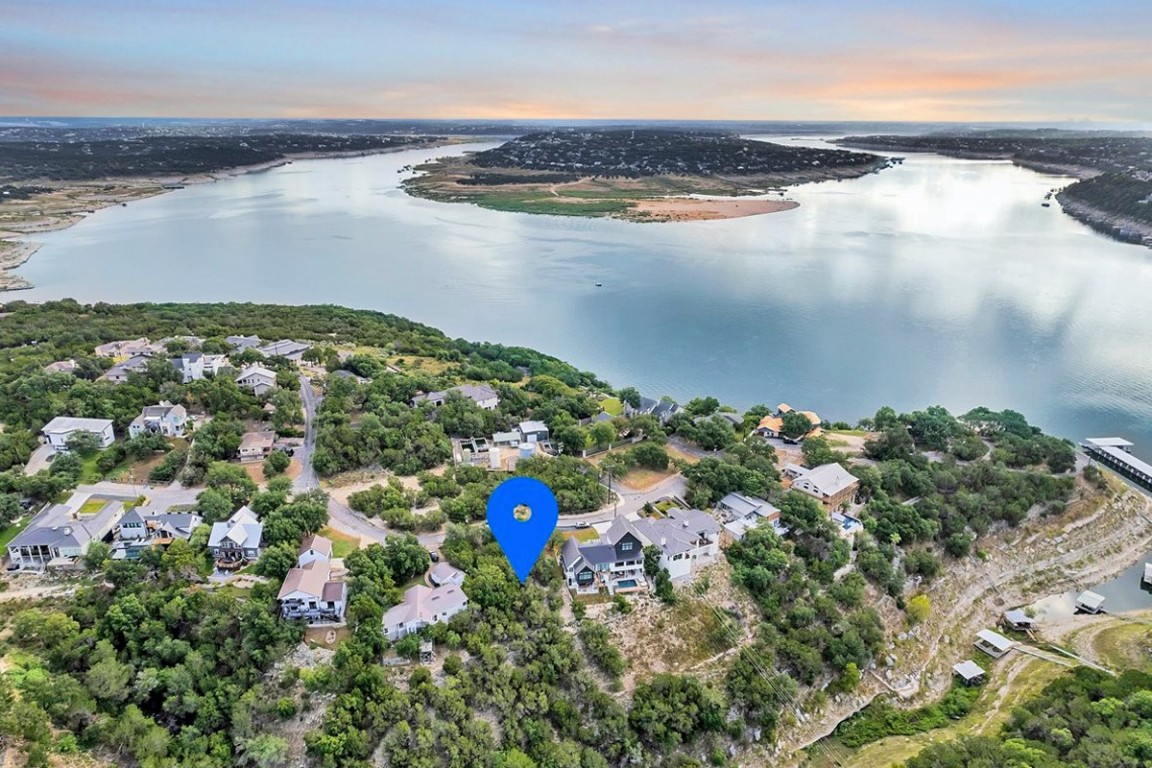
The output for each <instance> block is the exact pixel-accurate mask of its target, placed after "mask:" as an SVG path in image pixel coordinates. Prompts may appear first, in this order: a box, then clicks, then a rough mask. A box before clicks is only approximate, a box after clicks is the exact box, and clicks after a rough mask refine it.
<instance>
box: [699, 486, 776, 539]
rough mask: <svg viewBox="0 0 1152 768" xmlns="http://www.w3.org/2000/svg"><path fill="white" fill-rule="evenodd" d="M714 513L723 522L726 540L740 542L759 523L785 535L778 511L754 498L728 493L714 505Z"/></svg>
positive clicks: (773, 506) (766, 502)
mask: <svg viewBox="0 0 1152 768" xmlns="http://www.w3.org/2000/svg"><path fill="white" fill-rule="evenodd" d="M716 511H717V512H718V513H719V514H720V517H721V519H722V520H723V521H724V523H723V528H724V531H725V533H726V540H727V541H729V542H731V541H740V540H741V539H743V538H744V535H745V534H746V533H747V532H748V531H749V530H751V529H752V528H755V527H757V526H758V525H760V524H761V523H767V524H769V525H771V526H772V527H773V528H774V529H775V530H776V532H777V533H779V534H781V535H783V534H784V533H787V530H788V529H787V528H785V527H784V526H783V525H781V523H780V510H779V509H777V508H776V506H775V505H773V504H772V503H770V502H768V501H765V500H764V499H761V498H757V497H755V496H745V495H744V494H742V493H735V492H733V493H729V494H728V495H727V496H725V497H724V498H722V499H720V502H719V503H718V504H717V505H716Z"/></svg>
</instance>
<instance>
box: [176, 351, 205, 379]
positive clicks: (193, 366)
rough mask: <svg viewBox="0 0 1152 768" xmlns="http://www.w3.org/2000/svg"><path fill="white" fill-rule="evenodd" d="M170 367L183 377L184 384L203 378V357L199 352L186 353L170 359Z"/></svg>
mask: <svg viewBox="0 0 1152 768" xmlns="http://www.w3.org/2000/svg"><path fill="white" fill-rule="evenodd" d="M172 366H173V367H174V368H175V369H176V371H177V373H179V374H180V376H181V377H183V381H184V383H185V384H187V383H188V382H190V381H199V380H200V379H202V378H204V355H202V354H200V353H199V352H186V353H184V354H183V355H180V357H174V358H172Z"/></svg>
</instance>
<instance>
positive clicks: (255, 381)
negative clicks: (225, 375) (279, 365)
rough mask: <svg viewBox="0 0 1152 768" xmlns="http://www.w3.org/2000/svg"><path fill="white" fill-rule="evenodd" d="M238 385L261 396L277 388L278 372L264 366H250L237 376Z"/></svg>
mask: <svg viewBox="0 0 1152 768" xmlns="http://www.w3.org/2000/svg"><path fill="white" fill-rule="evenodd" d="M236 383H237V384H239V385H240V386H241V387H243V388H244V389H249V390H251V391H252V394H254V395H257V396H259V395H262V394H264V393H265V392H267V391H268V390H270V389H273V388H274V387H275V386H276V372H275V371H272V370H269V369H268V368H265V367H264V366H262V365H250V366H248V367H247V368H245V369H244V370H242V371H240V373H239V374H237V376H236Z"/></svg>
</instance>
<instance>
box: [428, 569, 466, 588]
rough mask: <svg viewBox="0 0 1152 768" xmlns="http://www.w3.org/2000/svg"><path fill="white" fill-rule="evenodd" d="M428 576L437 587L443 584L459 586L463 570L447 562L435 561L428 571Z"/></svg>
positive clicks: (461, 581) (462, 581)
mask: <svg viewBox="0 0 1152 768" xmlns="http://www.w3.org/2000/svg"><path fill="white" fill-rule="evenodd" d="M428 578H429V579H431V580H432V583H433V584H434V585H435V586H437V587H443V586H444V585H445V584H455V585H456V586H460V585H461V584H463V583H464V571H462V570H460V569H459V568H453V567H452V566H451V565H449V564H448V563H436V565H434V566H432V570H431V571H429V572H428Z"/></svg>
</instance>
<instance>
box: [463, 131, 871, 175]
mask: <svg viewBox="0 0 1152 768" xmlns="http://www.w3.org/2000/svg"><path fill="white" fill-rule="evenodd" d="M471 160H472V163H473V164H474V165H477V166H479V167H481V168H518V169H524V170H531V171H551V172H553V173H555V172H566V173H576V174H579V175H582V176H593V175H594V176H599V177H604V178H612V177H623V178H640V177H643V176H663V175H692V176H695V175H703V176H712V175H731V176H743V175H747V176H751V175H767V174H777V173H778V174H787V173H795V172H799V171H812V170H813V169H834V168H868V167H877V166H879V165H880V164H881V160H880V158H878V157H876V156H875V155H869V154H866V153H863V152H847V151H844V150H838V149H811V148H808V147H795V146H785V145H782V144H773V143H770V142H765V141H753V140H751V139H742V138H740V137H739V136H736V135H734V134H727V133H717V132H708V131H672V130H654V129H636V130H602V131H551V132H547V133H533V134H529V135H527V136H521V137H519V138H517V139H513V140H512V141H509V142H507V143H505V144H502V145H501V146H499V147H496V148H495V149H489V150H485V151H484V152H478V153H476V154H475V155H472V157H471ZM483 175H484V176H487V177H490V176H492V174H490V173H486V174H483ZM530 180H535V179H534V178H533V179H530ZM500 181H501V179H499V177H497V182H500ZM474 183H480V182H478V181H477V182H474ZM485 183H492V182H490V181H489V182H485Z"/></svg>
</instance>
